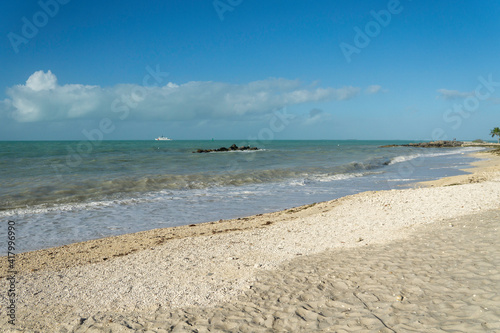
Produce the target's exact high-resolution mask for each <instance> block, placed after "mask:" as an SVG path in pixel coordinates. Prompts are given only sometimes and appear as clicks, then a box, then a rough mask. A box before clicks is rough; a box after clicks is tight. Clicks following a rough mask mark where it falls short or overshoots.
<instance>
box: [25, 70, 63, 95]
mask: <svg viewBox="0 0 500 333" xmlns="http://www.w3.org/2000/svg"><path fill="white" fill-rule="evenodd" d="M56 86H57V78H56V76H55V75H54V74H52V72H51V71H50V70H49V71H48V72H47V73H44V71H37V72H35V73H33V74H31V76H30V77H29V78H28V80H27V81H26V87H28V88H30V89H32V90H34V91H40V90H50V89H55V88H56Z"/></svg>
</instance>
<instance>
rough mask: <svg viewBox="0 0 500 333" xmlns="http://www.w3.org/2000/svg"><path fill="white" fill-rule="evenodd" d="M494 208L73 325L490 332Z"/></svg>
mask: <svg viewBox="0 0 500 333" xmlns="http://www.w3.org/2000/svg"><path fill="white" fill-rule="evenodd" d="M498 221H500V211H498V210H495V211H489V212H485V213H481V214H477V215H470V216H466V217H461V218H459V219H454V220H449V221H445V222H441V223H437V224H432V225H427V226H423V227H422V229H421V230H419V232H418V233H415V234H414V235H413V236H412V237H411V238H409V239H406V240H401V241H396V242H392V243H389V244H385V245H369V246H364V247H358V248H352V249H343V250H329V251H325V252H322V253H320V254H315V255H308V256H303V257H299V258H297V259H294V260H291V261H289V262H288V263H286V264H285V265H283V266H281V267H279V269H276V270H270V271H262V272H261V273H260V274H259V275H258V277H257V280H256V281H255V282H254V283H253V284H252V286H251V289H249V290H248V291H247V292H245V294H244V295H241V296H239V297H238V298H237V300H233V301H232V302H227V303H223V304H219V305H218V306H217V307H186V308H178V309H167V308H162V307H160V308H158V309H157V310H156V311H155V312H154V313H149V314H146V313H140V312H137V313H130V314H127V315H124V314H118V313H112V312H107V313H99V314H98V315H96V316H93V317H91V318H87V319H85V318H81V319H80V321H81V323H79V324H77V325H76V327H73V328H74V329H76V330H75V331H76V332H107V331H109V330H110V329H111V330H112V331H113V332H115V331H116V332H133V331H136V330H139V331H149V332H213V331H217V332H236V331H238V332H271V331H301V332H305V331H322V332H368V331H371V332H499V331H500V294H499V292H498V291H499V290H500V242H498V239H500V229H499V223H498Z"/></svg>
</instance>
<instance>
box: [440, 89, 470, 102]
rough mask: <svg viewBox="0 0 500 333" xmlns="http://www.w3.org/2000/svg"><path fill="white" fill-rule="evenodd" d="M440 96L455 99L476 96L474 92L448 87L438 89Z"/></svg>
mask: <svg viewBox="0 0 500 333" xmlns="http://www.w3.org/2000/svg"><path fill="white" fill-rule="evenodd" d="M438 93H439V96H437V98H442V99H446V100H453V99H463V98H467V97H469V96H474V93H473V92H461V91H458V90H448V89H438Z"/></svg>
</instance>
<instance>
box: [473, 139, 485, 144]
mask: <svg viewBox="0 0 500 333" xmlns="http://www.w3.org/2000/svg"><path fill="white" fill-rule="evenodd" d="M472 142H474V143H484V141H483V140H481V139H476V140H474V141H472Z"/></svg>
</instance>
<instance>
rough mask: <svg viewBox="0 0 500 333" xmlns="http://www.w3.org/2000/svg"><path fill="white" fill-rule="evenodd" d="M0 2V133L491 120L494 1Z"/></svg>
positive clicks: (339, 134)
mask: <svg viewBox="0 0 500 333" xmlns="http://www.w3.org/2000/svg"><path fill="white" fill-rule="evenodd" d="M0 13H1V14H0V16H1V20H0V63H1V67H0V140H44V139H47V140H84V139H100V138H102V139H104V140H115V139H120V140H122V139H152V138H154V137H156V136H158V135H166V136H169V137H172V138H174V139H210V138H217V139H249V138H260V139H414V140H431V139H453V138H458V139H477V138H482V139H491V138H490V137H489V136H488V133H489V131H490V129H492V128H493V127H495V126H500V113H499V108H500V71H499V55H500V20H498V17H500V4H499V3H498V2H497V1H481V2H474V1H451V0H450V1H446V0H443V1H424V0H422V1H417V0H413V1H410V0H400V1H397V0H390V1H347V0H346V1H335V2H334V1H322V0H320V1H298V0H286V1H285V0H283V1H282V0H275V1H260V0H254V1H250V0H216V1H213V0H198V1H186V0H184V1H180V0H179V1H143V2H139V1H128V0H121V1H94V0H87V1H82V0H70V1H69V0H41V1H9V2H7V1H3V2H2V3H0ZM89 133H93V135H94V136H92V134H89ZM101 134H102V136H101Z"/></svg>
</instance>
